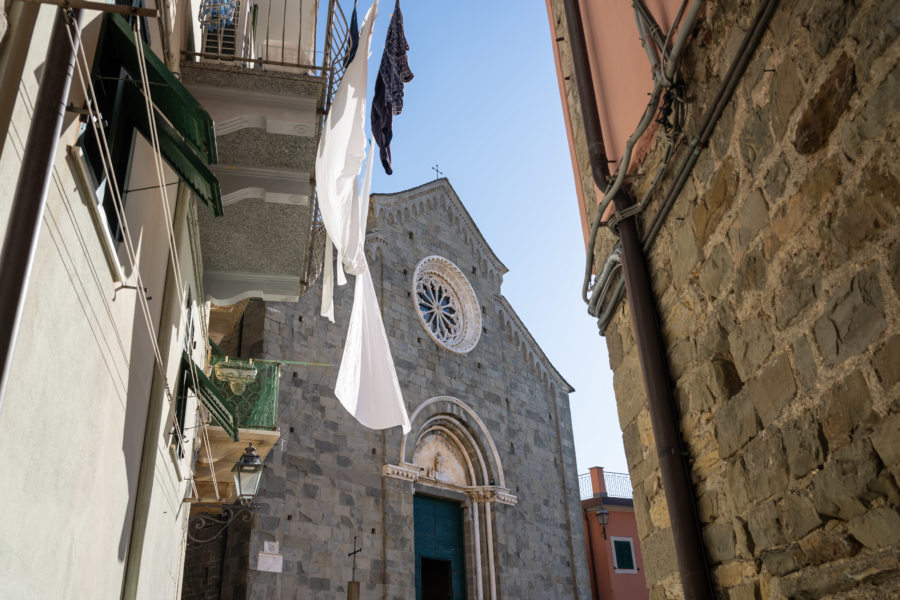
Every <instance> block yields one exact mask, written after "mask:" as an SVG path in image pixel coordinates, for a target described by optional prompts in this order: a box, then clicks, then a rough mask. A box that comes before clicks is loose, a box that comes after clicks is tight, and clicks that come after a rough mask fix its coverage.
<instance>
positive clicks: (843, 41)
mask: <svg viewBox="0 0 900 600" xmlns="http://www.w3.org/2000/svg"><path fill="white" fill-rule="evenodd" d="M761 4H762V3H761V2H760V1H758V0H753V1H750V2H748V1H741V0H723V1H721V2H711V3H707V5H706V7H705V8H704V13H703V14H702V19H701V21H700V23H699V24H698V29H697V32H696V35H695V36H694V37H693V40H692V41H691V42H690V48H689V50H688V53H687V55H686V57H685V62H684V65H683V73H684V77H685V82H686V86H687V87H686V90H685V91H686V95H687V98H688V99H689V103H688V105H687V110H688V120H687V123H686V127H685V132H686V134H687V139H688V140H690V139H691V136H693V135H696V129H697V123H698V120H699V117H700V115H701V114H702V113H703V112H704V111H705V110H706V109H707V107H708V105H709V103H710V102H711V100H712V98H713V96H714V94H715V91H716V89H717V87H718V85H719V82H720V81H721V80H722V77H723V75H724V73H725V71H726V70H727V68H728V66H729V64H730V62H731V60H732V58H733V57H734V56H735V54H736V52H737V47H738V45H739V44H740V42H741V40H742V39H743V37H744V35H745V32H746V30H747V29H748V28H749V24H750V21H751V19H752V17H753V16H754V15H755V13H756V12H757V10H758V8H759V6H760V5H761ZM898 31H900V10H898V6H897V3H896V2H891V1H880V0H865V1H863V0H859V1H855V2H844V1H841V0H827V1H823V2H812V1H797V0H784V1H782V2H780V3H779V5H778V8H777V10H776V12H775V14H774V17H773V19H772V21H771V23H770V26H769V27H768V29H767V30H766V32H765V34H764V36H763V38H762V40H761V43H760V46H759V47H758V49H757V51H756V53H755V55H754V57H753V59H752V60H751V62H750V64H749V66H748V68H747V71H746V73H745V75H744V77H743V79H742V81H741V82H740V84H739V86H738V88H737V90H736V92H735V95H734V97H733V99H732V100H731V102H730V103H729V105H728V107H727V108H726V110H725V112H724V114H723V116H722V119H721V120H720V121H719V123H718V126H717V128H716V130H715V133H714V135H713V137H712V140H711V143H710V144H709V147H708V148H706V149H705V150H704V151H703V153H702V155H701V157H700V159H699V161H698V163H697V165H696V167H695V168H694V170H693V172H692V175H691V178H690V179H689V181H688V184H687V185H686V186H685V188H684V189H683V191H682V192H681V194H680V196H679V197H678V198H677V201H676V204H675V205H674V208H673V210H672V212H671V213H670V214H669V216H668V219H667V221H666V223H665V226H664V228H663V230H662V232H661V235H660V237H659V238H658V239H657V241H656V243H655V245H654V246H653V248H652V250H651V251H650V253H649V257H648V260H649V263H650V268H651V271H652V276H653V279H654V288H655V293H656V297H657V302H658V307H659V311H660V315H661V322H662V326H663V332H664V337H665V344H666V349H667V352H668V356H669V361H670V367H671V375H672V379H673V380H674V381H675V386H676V397H677V405H678V410H679V411H680V425H681V429H682V434H683V438H684V441H685V445H686V449H687V451H688V453H689V456H690V464H691V469H692V475H693V483H694V486H695V491H696V497H697V500H698V510H699V518H700V521H701V523H702V533H703V538H704V541H705V543H706V550H707V555H708V558H709V563H710V565H711V569H712V577H713V581H714V584H715V586H716V589H717V593H718V594H719V596H720V597H722V598H735V599H736V598H741V599H743V598H748V599H753V598H896V597H898V596H900V557H898V554H897V548H898V547H900V513H898V509H900V490H898V483H900V386H898V385H897V383H898V382H900V185H898V184H900V181H898V180H900V162H898V144H897V140H898V134H900V110H898V109H900V100H898V98H900V66H898V57H900V41H898V39H897V33H898ZM658 135H661V134H658ZM654 152H656V153H653V152H651V154H650V156H649V157H648V158H647V160H646V161H645V162H644V164H643V165H642V166H640V167H639V168H638V169H637V176H636V178H635V180H634V181H635V183H634V186H635V189H634V191H635V195H636V196H640V195H641V193H642V192H643V190H644V189H646V185H647V180H648V179H649V175H651V174H652V172H653V171H652V168H653V167H654V165H655V161H656V160H658V156H659V155H658V150H656V151H654ZM681 153H682V156H683V153H684V149H683V148H682V149H681ZM679 161H680V156H676V159H675V161H673V164H678V162H679ZM670 179H671V176H670ZM670 179H669V180H664V182H663V184H662V186H661V190H662V191H663V193H664V192H665V191H666V190H667V189H668V187H669V186H670V185H671V180H670ZM661 195H662V194H657V195H656V197H655V198H656V201H657V202H658V198H659V196H661ZM655 211H656V206H655V204H654V205H651V206H650V207H649V209H648V210H647V213H646V214H647V215H648V216H652V215H653V214H654V213H655ZM599 258H600V260H602V259H603V258H605V256H603V257H599ZM599 264H602V262H601V263H599ZM626 304H627V303H623V304H622V306H621V307H620V309H619V312H618V314H617V316H616V318H615V319H614V321H613V323H612V325H611V327H610V328H609V331H608V336H607V342H608V346H609V351H610V365H611V367H612V369H613V370H614V372H615V390H616V397H617V401H618V409H619V419H620V422H621V426H622V429H623V437H624V442H625V449H626V454H627V458H628V462H629V471H630V473H631V478H632V482H633V484H634V493H635V512H636V515H637V521H638V528H639V532H640V536H641V543H642V549H643V553H644V565H645V575H646V578H647V583H648V585H650V586H651V589H652V596H651V597H652V598H653V599H654V600H662V599H664V598H668V599H673V598H681V597H683V592H682V590H681V587H680V581H679V577H678V571H677V563H676V559H675V552H674V545H673V540H672V535H671V525H670V522H669V515H668V510H667V506H666V502H665V498H664V494H663V490H662V485H661V482H660V475H659V470H658V460H657V456H656V446H655V442H654V439H653V432H652V429H651V426H650V416H649V413H648V410H647V406H646V398H645V394H644V389H643V384H642V380H641V376H640V366H639V364H638V358H637V353H636V348H635V345H634V340H633V338H632V333H631V320H630V315H629V314H628V309H627V306H626Z"/></svg>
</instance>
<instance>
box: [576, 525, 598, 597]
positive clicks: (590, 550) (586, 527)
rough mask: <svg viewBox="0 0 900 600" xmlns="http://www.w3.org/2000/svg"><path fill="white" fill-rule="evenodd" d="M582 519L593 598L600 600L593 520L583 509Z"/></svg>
mask: <svg viewBox="0 0 900 600" xmlns="http://www.w3.org/2000/svg"><path fill="white" fill-rule="evenodd" d="M581 518H582V519H584V533H585V537H587V547H588V568H589V569H590V575H591V598H593V600H600V592H599V591H597V588H598V586H599V583H598V581H597V567H596V565H594V540H593V539H592V538H591V520H590V515H589V513H588V511H587V510H586V509H584V508H582V509H581Z"/></svg>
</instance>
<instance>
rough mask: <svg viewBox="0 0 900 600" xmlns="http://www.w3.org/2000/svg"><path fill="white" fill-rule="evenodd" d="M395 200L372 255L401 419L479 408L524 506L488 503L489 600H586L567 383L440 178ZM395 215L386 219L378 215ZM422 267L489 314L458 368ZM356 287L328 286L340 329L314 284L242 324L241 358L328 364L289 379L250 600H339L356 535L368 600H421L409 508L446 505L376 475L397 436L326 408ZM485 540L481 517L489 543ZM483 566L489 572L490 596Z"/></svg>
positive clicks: (284, 382)
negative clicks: (442, 271) (431, 305)
mask: <svg viewBox="0 0 900 600" xmlns="http://www.w3.org/2000/svg"><path fill="white" fill-rule="evenodd" d="M397 196H402V201H397V202H393V201H394V200H396V196H376V200H375V203H376V208H375V210H374V214H373V216H372V217H371V218H373V219H374V220H373V221H370V226H371V227H374V228H375V231H374V232H373V233H372V235H371V236H370V237H371V238H372V239H371V241H370V242H369V243H368V244H367V249H368V253H369V254H370V265H371V269H372V273H373V279H374V282H375V289H376V293H377V295H378V297H379V300H380V303H381V307H382V311H383V316H384V321H385V325H386V329H387V332H388V337H389V338H390V344H391V348H392V352H393V358H394V362H395V365H396V368H397V374H398V377H399V381H400V385H401V388H402V390H403V395H404V399H405V401H406V404H407V407H408V410H409V412H410V414H412V412H413V411H414V410H415V409H416V408H417V406H419V405H420V404H421V403H422V402H424V401H425V400H427V399H429V398H433V397H436V396H452V397H454V398H457V399H459V400H461V401H462V402H464V403H466V404H467V405H468V406H469V407H471V408H472V409H474V411H475V412H476V413H477V414H478V416H479V417H480V419H481V420H482V422H483V423H484V425H485V427H486V429H487V431H488V432H489V434H490V436H491V438H492V439H493V441H494V443H495V444H496V448H497V452H498V455H499V457H500V461H501V463H502V467H503V471H504V474H505V478H506V481H505V482H506V487H507V488H508V489H509V490H510V492H511V493H512V494H513V495H515V496H516V497H517V499H518V502H517V504H515V505H514V506H510V505H504V504H499V503H494V504H493V505H492V514H493V533H492V534H491V537H492V539H493V544H494V561H495V564H496V569H495V572H496V587H497V597H498V598H507V599H510V600H512V599H527V598H535V599H538V598H559V599H563V598H582V599H584V598H589V596H590V592H589V591H588V590H589V579H588V574H587V564H586V560H585V554H584V534H583V529H582V525H581V516H580V503H579V498H578V488H577V479H576V477H577V473H576V465H575V452H574V443H573V438H572V431H571V422H570V418H571V417H570V414H569V401H568V391H569V389H568V384H566V383H565V382H564V380H562V378H561V377H559V375H557V374H555V371H554V370H553V369H552V367H549V364H548V363H543V362H542V358H541V357H540V356H538V353H539V349H537V346H536V345H533V344H532V342H530V341H529V340H530V336H528V334H527V331H525V330H524V328H523V327H521V325H520V323H519V321H518V318H517V317H515V315H514V313H512V311H511V309H509V306H508V304H506V301H505V300H504V299H503V298H502V297H501V296H500V279H501V276H502V270H505V269H502V264H500V263H499V261H497V260H496V259H495V258H492V256H493V255H492V254H491V253H490V250H489V249H488V248H487V246H486V245H483V244H484V243H483V240H482V239H481V237H480V234H479V233H478V232H477V229H473V228H471V227H469V226H468V224H467V223H468V221H467V217H462V216H460V214H459V212H458V210H457V209H456V208H454V206H453V202H452V201H451V197H454V198H455V193H454V192H453V191H452V188H450V186H449V184H448V183H447V182H446V181H445V180H439V181H436V182H432V183H431V184H426V185H425V186H421V187H420V188H416V189H415V190H412V191H410V192H404V193H402V194H400V195H397ZM410 198H413V199H415V200H416V201H413V202H407V200H408V199H410ZM391 202H393V204H391V206H392V208H391V209H390V210H388V209H387V208H385V209H384V210H382V209H381V208H380V207H381V206H382V203H383V204H384V205H385V206H386V205H387V204H390V203H391ZM429 255H440V256H443V257H445V258H447V259H449V260H451V261H453V262H454V263H455V264H456V265H457V266H458V267H459V268H460V269H461V270H462V271H463V273H465V275H466V277H467V278H468V280H469V282H470V283H471V284H472V286H473V288H474V290H475V293H476V294H477V296H478V300H479V302H480V304H481V306H482V319H483V323H482V325H483V330H482V333H481V338H480V341H479V342H478V345H477V346H476V347H475V348H474V349H473V350H472V351H471V352H469V353H468V354H466V355H459V354H454V353H452V352H449V351H448V350H446V349H443V348H441V347H439V346H438V345H437V344H436V343H435V342H434V341H432V339H431V338H430V337H429V336H428V334H427V333H426V331H425V329H424V328H423V327H422V325H421V323H420V322H419V318H418V316H417V314H416V312H415V308H414V303H413V300H412V297H411V296H412V294H411V290H412V275H413V271H414V269H415V268H416V265H417V264H418V262H419V261H420V260H421V259H422V258H424V257H426V256H429ZM349 279H350V282H349V283H348V285H346V286H344V287H336V288H335V289H336V293H335V309H336V310H335V321H336V324H334V325H332V324H330V323H328V321H327V320H326V319H324V318H322V317H320V316H319V302H320V290H319V287H318V286H316V288H314V289H313V290H311V291H310V293H307V294H306V295H305V296H304V297H302V298H301V300H300V302H299V303H297V304H285V303H261V302H255V303H251V304H250V306H248V309H247V312H246V313H245V320H244V331H243V344H244V346H243V347H244V351H245V354H251V355H254V356H260V357H267V358H279V359H284V360H293V361H306V362H315V363H331V364H333V365H335V366H334V367H331V368H322V367H303V366H293V365H286V366H285V367H284V370H283V374H282V379H281V388H280V396H279V417H278V426H279V428H280V430H281V434H282V437H281V440H282V441H283V443H280V445H276V447H275V448H274V449H273V450H272V452H271V453H270V455H269V457H268V459H267V461H266V462H267V464H268V465H269V467H270V468H269V470H268V472H267V473H266V476H265V479H264V482H263V487H264V489H263V490H262V492H261V493H260V495H259V496H258V498H257V503H258V504H260V505H261V507H262V508H261V510H260V511H259V513H258V515H257V517H256V520H255V524H254V529H253V531H252V532H251V542H250V548H249V556H250V558H249V584H248V587H247V588H246V590H247V593H248V596H247V597H250V598H304V599H309V598H328V599H337V598H341V599H343V598H346V582H347V581H348V580H349V579H350V577H351V565H352V563H351V559H350V558H348V553H349V552H351V551H352V544H353V538H354V536H357V543H358V545H359V547H362V549H363V550H362V552H361V553H359V554H358V555H357V557H358V558H357V570H356V579H357V580H358V581H360V582H361V592H362V597H364V598H389V599H395V600H409V599H411V598H414V597H415V591H414V590H415V587H414V554H413V520H412V510H413V494H414V491H423V490H424V491H426V492H428V493H436V492H438V493H439V491H436V490H434V489H430V490H429V489H428V487H427V486H424V487H423V485H422V484H421V482H419V483H413V482H411V481H403V480H400V479H396V478H393V477H387V476H383V475H382V469H383V467H384V466H385V465H397V464H398V463H399V461H400V446H401V439H402V436H401V432H400V429H399V428H394V429H391V430H387V431H384V432H381V431H372V430H369V429H366V428H365V427H363V426H361V425H359V424H358V423H357V422H356V421H355V420H354V419H353V418H352V417H351V416H350V415H349V414H348V413H347V412H346V411H345V410H344V408H343V407H342V406H341V405H340V404H339V402H338V401H337V400H336V399H335V398H334V394H333V389H334V383H335V379H336V376H337V365H338V364H339V363H340V360H341V354H342V351H343V342H344V338H345V335H346V329H347V324H348V320H349V312H350V306H351V301H352V289H353V279H352V277H350V278H349ZM526 338H527V339H526ZM456 412H457V413H459V416H460V417H464V416H465V415H463V414H462V411H456ZM414 427H415V423H414ZM415 431H416V430H415V429H414V430H413V432H412V434H411V435H410V441H409V443H410V444H414V443H415V439H414V438H415ZM473 434H474V435H476V437H477V432H476V431H474V430H473ZM479 442H480V443H482V444H483V443H484V440H479ZM497 484H498V485H499V482H497ZM448 496H449V497H454V496H453V495H452V494H449V495H448ZM482 517H483V515H482ZM470 519H471V514H470V510H469V509H466V510H465V511H464V522H465V524H466V525H465V527H466V528H467V532H466V545H467V577H468V588H469V589H468V597H469V598H475V597H476V594H475V592H474V590H475V589H476V581H475V569H474V567H473V566H472V564H471V557H472V552H473V541H472V539H471V535H469V531H468V527H469V522H470V521H469V520H470ZM487 533H488V532H487V529H486V527H485V524H484V520H483V518H482V521H481V523H480V535H481V544H482V545H484V544H485V543H486V538H485V535H487ZM265 542H277V543H278V544H279V552H280V553H281V554H282V555H283V568H282V572H281V573H268V572H263V571H260V570H258V566H259V563H258V555H259V552H260V551H262V550H263V549H264V545H265ZM487 566H488V563H487V561H486V560H485V561H484V569H485V570H484V573H483V578H482V585H483V589H484V591H485V594H484V597H485V598H488V597H490V594H489V591H488V590H489V589H490V578H489V573H488V568H487ZM240 593H242V592H241V590H236V591H235V593H234V595H233V597H234V598H239V597H241V595H240Z"/></svg>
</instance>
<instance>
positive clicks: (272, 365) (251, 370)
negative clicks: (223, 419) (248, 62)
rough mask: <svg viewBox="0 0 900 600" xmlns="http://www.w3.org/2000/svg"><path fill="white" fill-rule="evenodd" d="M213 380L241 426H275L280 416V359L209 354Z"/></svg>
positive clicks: (247, 427) (265, 427) (249, 427)
mask: <svg viewBox="0 0 900 600" xmlns="http://www.w3.org/2000/svg"><path fill="white" fill-rule="evenodd" d="M209 362H210V365H211V366H212V374H211V376H210V380H211V381H212V383H213V385H214V386H215V387H216V389H217V390H219V392H220V393H221V394H222V396H223V398H224V399H225V405H226V406H227V407H228V410H229V411H230V412H231V413H232V414H233V415H234V418H235V421H236V422H237V426H238V427H239V428H245V429H268V430H274V429H275V425H276V417H277V416H278V379H279V375H280V371H281V365H280V363H277V362H274V361H268V360H256V359H239V358H233V357H229V356H218V355H216V354H215V353H214V354H213V355H212V356H211V357H210V361H209Z"/></svg>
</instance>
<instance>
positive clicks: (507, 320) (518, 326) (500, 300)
mask: <svg viewBox="0 0 900 600" xmlns="http://www.w3.org/2000/svg"><path fill="white" fill-rule="evenodd" d="M495 300H496V301H497V306H498V309H497V311H498V313H499V316H500V321H501V323H502V324H503V328H504V329H506V331H508V332H509V334H510V336H511V337H512V339H513V342H514V343H515V345H516V348H518V349H519V351H521V352H522V354H523V356H525V358H526V360H528V361H529V362H531V366H532V367H533V368H534V369H535V370H536V371H537V372H538V373H539V374H540V376H541V381H542V382H543V383H544V385H545V386H546V387H547V389H549V390H550V391H561V392H563V393H565V394H571V393H572V392H574V391H575V388H573V387H572V386H571V385H570V384H569V382H568V381H566V380H565V379H564V378H563V376H562V375H560V373H559V371H557V370H556V367H554V366H553V364H552V363H551V362H550V360H549V359H548V358H547V356H546V355H545V354H544V351H543V350H541V347H540V346H538V343H537V342H536V341H535V339H534V337H532V335H531V332H530V331H528V328H527V327H525V323H523V322H522V319H520V318H519V315H517V314H516V311H515V310H514V309H513V307H512V306H511V305H510V304H509V301H508V300H507V299H506V298H505V297H503V295H502V294H497V295H496V296H495Z"/></svg>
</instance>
